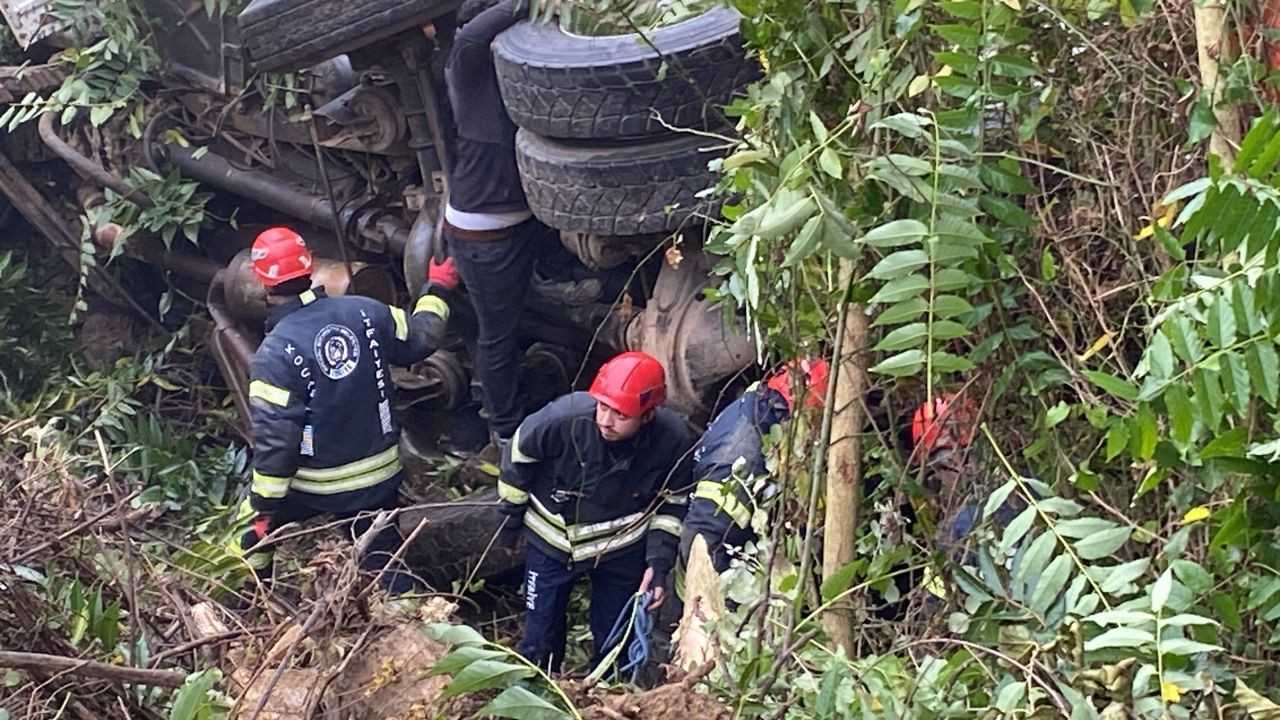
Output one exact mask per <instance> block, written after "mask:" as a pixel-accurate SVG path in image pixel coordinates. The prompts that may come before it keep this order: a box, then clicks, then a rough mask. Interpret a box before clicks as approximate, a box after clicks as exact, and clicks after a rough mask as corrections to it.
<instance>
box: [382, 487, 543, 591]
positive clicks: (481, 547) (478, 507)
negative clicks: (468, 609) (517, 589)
mask: <svg viewBox="0 0 1280 720" xmlns="http://www.w3.org/2000/svg"><path fill="white" fill-rule="evenodd" d="M499 507H500V505H499V502H498V491H497V490H496V489H489V490H482V491H480V492H477V493H475V494H473V495H470V496H468V497H466V498H464V499H463V500H461V501H460V502H458V503H456V504H445V505H438V506H435V507H426V508H416V509H406V510H403V511H401V514H400V521H399V522H400V532H401V534H402V535H403V536H404V537H406V538H407V537H409V536H410V535H411V534H412V533H413V531H414V530H416V529H417V528H418V525H419V523H425V525H424V526H423V528H422V530H421V531H420V532H419V533H418V535H417V537H415V538H414V540H413V542H412V543H411V544H410V545H409V547H408V548H407V549H406V552H405V554H404V559H405V562H406V563H407V564H408V565H409V568H410V569H411V570H412V571H413V572H414V573H415V574H417V575H418V576H419V577H421V578H422V579H424V580H426V581H427V583H428V584H430V585H431V587H433V588H435V589H437V590H445V591H448V590H449V589H450V587H451V586H452V584H453V583H454V582H455V581H457V582H463V581H465V580H466V579H467V578H469V577H474V578H475V579H477V580H485V579H493V578H498V577H501V576H503V575H505V574H509V573H511V571H513V570H516V569H518V568H519V567H520V566H521V564H522V563H523V561H524V558H523V556H521V555H517V554H514V553H510V552H507V551H506V550H501V549H498V548H495V547H491V544H492V541H493V538H494V535H495V534H496V533H497V532H498V528H499V527H501V526H502V523H503V522H504V521H505V519H506V515H503V514H502V511H501V510H500V509H499ZM486 549H488V552H485V550H486Z"/></svg>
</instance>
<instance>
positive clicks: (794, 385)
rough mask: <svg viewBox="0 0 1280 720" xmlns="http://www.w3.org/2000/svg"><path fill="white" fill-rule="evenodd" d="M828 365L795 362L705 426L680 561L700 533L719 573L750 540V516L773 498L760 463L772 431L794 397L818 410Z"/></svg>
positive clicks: (788, 414) (695, 462)
mask: <svg viewBox="0 0 1280 720" xmlns="http://www.w3.org/2000/svg"><path fill="white" fill-rule="evenodd" d="M830 375H831V365H830V363H828V362H827V361H826V360H823V359H821V358H798V359H796V360H793V361H792V362H789V363H787V364H786V365H784V366H783V367H782V368H781V369H779V370H778V371H777V372H775V373H773V374H772V375H771V376H769V377H768V378H767V379H766V380H765V381H764V382H763V383H757V384H755V385H753V386H751V387H749V388H747V391H746V392H744V393H743V394H742V396H741V397H739V398H738V399H737V401H735V402H734V403H733V404H732V405H730V406H729V407H727V408H725V409H724V410H723V411H722V412H721V413H720V414H719V415H717V416H716V418H715V419H714V420H712V421H711V425H710V426H708V427H707V431H706V433H704V434H703V436H702V439H701V440H699V441H698V445H697V449H696V450H694V453H693V476H694V478H696V479H697V481H698V484H697V486H696V488H695V489H694V492H693V497H692V498H691V499H690V500H689V513H688V515H687V517H686V518H685V523H684V533H683V535H682V537H681V538H680V555H681V559H682V560H684V561H688V555H689V550H690V548H692V547H693V540H694V538H695V537H697V536H698V535H702V536H703V538H704V539H705V540H706V542H707V551H708V552H709V553H710V555H711V563H712V565H714V566H715V569H716V570H717V571H718V572H724V571H725V570H727V569H728V568H729V548H731V547H736V548H741V547H742V546H743V545H745V544H746V543H747V542H748V541H751V540H754V539H755V532H754V531H753V530H752V529H751V513H752V511H753V510H754V508H755V507H756V506H757V504H758V503H759V502H760V501H761V500H765V499H767V498H768V497H770V496H772V495H773V493H774V492H775V485H774V484H773V482H771V481H770V480H769V475H770V473H769V469H768V467H767V465H766V459H765V447H764V446H765V438H766V437H767V436H768V435H769V433H770V431H771V428H772V427H773V426H774V425H777V424H779V423H781V422H783V421H784V420H786V419H787V418H789V417H791V416H792V414H793V413H794V412H795V409H796V401H797V399H798V398H797V397H796V395H797V393H802V394H803V397H802V398H799V399H800V400H801V406H802V407H809V408H821V407H822V405H823V403H824V402H825V401H826V396H827V383H828V379H829V378H830Z"/></svg>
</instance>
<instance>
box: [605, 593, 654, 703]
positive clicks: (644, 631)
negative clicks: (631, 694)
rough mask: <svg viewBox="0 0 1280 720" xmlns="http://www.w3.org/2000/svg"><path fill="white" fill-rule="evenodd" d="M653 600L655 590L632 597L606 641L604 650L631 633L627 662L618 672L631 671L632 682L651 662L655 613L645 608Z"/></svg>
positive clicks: (606, 650)
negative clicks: (651, 635) (650, 638)
mask: <svg viewBox="0 0 1280 720" xmlns="http://www.w3.org/2000/svg"><path fill="white" fill-rule="evenodd" d="M651 602H653V591H652V590H649V591H646V592H645V593H644V594H643V595H641V594H640V593H636V594H635V595H633V596H632V597H631V602H629V603H627V605H626V606H625V607H624V608H622V613H621V614H619V615H618V619H617V620H615V621H614V623H613V630H611V631H610V632H609V637H608V639H607V640H605V641H604V645H602V646H601V647H602V648H603V652H608V650H609V649H610V648H612V647H613V646H614V645H616V644H617V643H620V642H622V641H623V640H624V639H625V638H626V636H627V634H628V633H629V632H630V631H631V630H634V631H635V632H634V633H631V644H630V645H628V646H627V664H626V665H623V666H622V667H620V668H618V674H622V673H625V672H627V671H628V670H630V671H631V682H632V683H635V682H636V680H637V679H638V678H639V677H640V670H641V668H643V667H644V666H645V664H646V663H647V662H649V634H650V633H652V632H653V615H652V614H650V613H649V612H648V611H647V610H646V609H645V608H647V607H648V606H649V603H651Z"/></svg>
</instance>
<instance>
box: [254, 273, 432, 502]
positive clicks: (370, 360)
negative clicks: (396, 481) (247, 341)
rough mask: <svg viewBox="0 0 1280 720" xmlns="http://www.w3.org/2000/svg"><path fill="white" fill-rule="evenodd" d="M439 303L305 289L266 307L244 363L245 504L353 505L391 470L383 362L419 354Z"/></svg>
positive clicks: (393, 451) (393, 425)
mask: <svg viewBox="0 0 1280 720" xmlns="http://www.w3.org/2000/svg"><path fill="white" fill-rule="evenodd" d="M448 315H449V307H448V305H447V304H446V303H445V302H444V300H442V299H440V298H439V297H436V296H434V295H424V296H423V297H422V298H421V299H420V300H419V301H418V303H417V305H416V307H415V308H414V312H413V314H412V316H410V315H409V314H407V313H406V312H405V311H404V310H402V309H400V308H395V307H390V306H388V305H386V304H383V303H381V302H378V301H377V300H373V299H371V298H366V297H357V296H346V297H338V298H330V297H326V296H325V293H324V290H323V289H322V288H315V289H313V290H308V291H306V292H304V293H302V294H301V295H300V296H298V297H297V298H294V299H290V300H289V301H287V302H285V303H282V304H280V305H275V306H272V308H271V310H270V314H269V316H268V319H267V336H266V338H265V339H264V340H263V341H262V345H261V346H259V348H258V351H257V353H256V354H255V355H254V357H253V363H252V365H251V368H250V383H249V405H250V413H251V415H252V420H253V440H254V457H253V479H252V484H251V486H250V500H251V502H252V505H253V507H254V509H255V510H257V511H259V512H272V511H273V510H274V509H275V508H276V507H277V506H278V505H279V503H280V502H281V501H282V500H283V499H284V498H285V496H286V495H289V494H291V493H302V494H303V495H304V496H305V497H304V498H303V499H304V500H305V501H306V502H307V504H308V505H310V506H311V507H314V508H316V509H317V510H322V511H330V512H338V511H343V510H348V509H352V508H358V507H359V506H360V504H361V503H360V496H361V495H362V494H363V493H364V492H365V491H367V490H369V489H370V488H373V487H377V486H378V485H380V484H381V483H384V482H386V481H388V480H392V479H393V478H398V477H399V476H400V472H401V466H400V458H399V455H398V452H397V447H398V444H399V435H400V432H399V426H398V424H397V422H396V419H395V416H394V412H393V407H394V403H395V384H394V383H393V382H392V380H391V366H393V365H397V366H407V365H411V364H413V363H414V362H417V361H418V360H421V359H422V358H424V357H426V356H427V355H429V354H430V353H431V352H432V351H433V350H434V349H435V348H436V347H437V346H438V345H439V344H440V340H441V338H442V336H443V334H444V332H445V326H446V322H447V320H448Z"/></svg>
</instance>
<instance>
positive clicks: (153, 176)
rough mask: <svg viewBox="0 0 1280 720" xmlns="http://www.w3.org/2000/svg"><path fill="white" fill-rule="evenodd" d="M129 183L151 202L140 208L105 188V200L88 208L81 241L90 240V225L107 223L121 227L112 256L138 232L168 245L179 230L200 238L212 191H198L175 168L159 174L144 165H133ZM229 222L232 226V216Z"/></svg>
mask: <svg viewBox="0 0 1280 720" xmlns="http://www.w3.org/2000/svg"><path fill="white" fill-rule="evenodd" d="M128 183H129V186H130V187H132V188H134V189H135V190H137V191H138V192H140V193H141V194H143V195H145V196H146V197H147V198H149V199H150V201H151V206H150V207H147V208H143V207H141V206H139V205H138V204H137V203H134V202H133V201H131V200H129V199H127V198H125V197H122V196H120V195H119V194H117V193H116V192H115V191H113V190H112V189H111V188H106V189H105V190H104V191H103V192H104V193H105V195H106V198H107V202H105V203H103V204H102V205H99V206H97V207H94V208H92V209H90V210H89V211H88V213H87V215H86V217H85V222H83V223H82V225H83V227H84V236H83V240H84V241H88V240H89V237H90V233H91V232H92V230H93V229H96V228H101V227H103V226H104V225H106V224H107V223H115V224H117V225H119V226H121V228H123V229H122V231H121V232H120V234H119V235H117V236H116V242H115V245H113V246H112V257H113V258H114V257H116V256H117V255H119V254H120V253H121V252H123V251H124V247H125V241H126V240H128V238H129V237H130V236H132V235H134V234H135V233H138V232H145V233H148V234H150V235H159V236H160V239H161V240H163V241H164V244H165V247H167V248H171V247H172V246H173V239H174V236H176V235H177V234H178V232H179V231H181V233H182V236H183V237H185V238H186V239H187V241H188V242H190V243H193V244H194V243H196V242H197V241H198V240H199V237H200V229H201V228H202V227H204V226H206V225H208V224H209V222H210V218H209V216H208V215H207V213H206V212H205V204H206V203H208V202H209V200H210V199H212V198H213V193H207V192H198V190H199V188H200V184H199V183H197V182H195V181H193V180H187V179H185V178H183V177H182V175H181V174H180V173H179V172H178V170H177V169H176V168H175V169H174V170H171V171H170V172H169V174H168V175H159V174H157V173H155V172H152V171H151V170H148V169H146V168H143V167H132V168H130V169H129V177H128ZM231 224H232V226H233V227H234V225H235V222H234V218H232V219H231Z"/></svg>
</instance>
